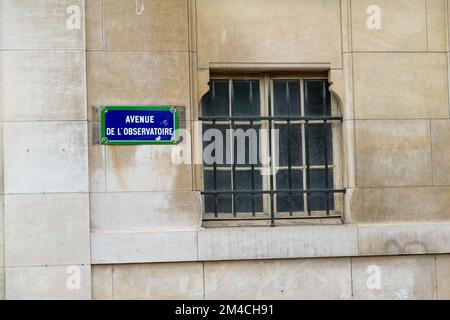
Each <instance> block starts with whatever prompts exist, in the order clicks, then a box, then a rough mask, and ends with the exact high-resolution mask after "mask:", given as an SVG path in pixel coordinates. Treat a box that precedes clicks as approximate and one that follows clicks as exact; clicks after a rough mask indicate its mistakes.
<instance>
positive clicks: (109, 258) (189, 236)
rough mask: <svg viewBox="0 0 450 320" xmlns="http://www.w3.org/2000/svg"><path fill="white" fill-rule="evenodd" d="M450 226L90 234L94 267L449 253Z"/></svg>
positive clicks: (237, 229)
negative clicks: (100, 265)
mask: <svg viewBox="0 0 450 320" xmlns="http://www.w3.org/2000/svg"><path fill="white" fill-rule="evenodd" d="M449 233H450V222H440V223H409V224H407V223H397V224H369V225H356V224H345V225H315V226H280V227H277V228H270V227H256V228H255V227H239V228H201V229H192V230H172V231H168V230H165V231H164V230H161V231H156V230H154V231H152V232H150V231H148V232H146V231H141V232H113V233H106V232H104V233H99V232H94V233H92V234H91V249H92V251H91V253H92V255H91V259H92V264H123V263H155V262H188V261H189V262H192V261H226V260H258V259H301V258H330V257H356V256H372V255H379V256H390V255H413V254H446V253H450V241H449V240H448V234H449Z"/></svg>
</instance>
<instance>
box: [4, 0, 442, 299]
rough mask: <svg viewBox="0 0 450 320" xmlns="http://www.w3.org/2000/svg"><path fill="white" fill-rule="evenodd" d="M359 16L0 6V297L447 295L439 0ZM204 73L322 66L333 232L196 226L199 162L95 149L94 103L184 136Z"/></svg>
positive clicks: (392, 3) (125, 2) (166, 4)
mask: <svg viewBox="0 0 450 320" xmlns="http://www.w3.org/2000/svg"><path fill="white" fill-rule="evenodd" d="M244 3H245V4H244ZM372 4H373V3H372V1H371V0H352V1H350V0H314V1H313V0H280V1H272V0H246V1H243V0H228V1H221V0H164V1H162V0H39V1H35V0H0V49H1V51H0V97H1V98H0V108H1V109H0V110H1V118H0V120H1V123H0V133H1V137H2V138H1V139H0V141H2V145H1V150H2V151H3V152H2V153H1V155H2V156H1V157H0V204H1V205H0V208H1V210H0V298H3V297H4V296H5V297H6V298H7V299H14V298H30V297H32V298H67V299H89V298H91V297H93V298H107V297H114V298H172V297H173V298H194V299H202V298H207V299H211V298H233V297H236V295H237V294H236V292H240V294H241V295H242V296H241V297H242V298H252V296H251V294H252V293H256V296H254V297H255V298H308V295H311V294H312V295H313V296H312V297H314V298H320V297H322V296H323V297H324V298H342V299H348V298H351V297H354V298H381V297H384V298H438V297H439V298H450V293H449V289H448V288H449V280H448V278H449V274H448V272H449V262H448V261H449V259H448V256H447V255H446V254H448V253H450V240H449V239H448V234H449V233H450V209H449V207H450V161H449V160H450V151H449V150H450V148H449V147H448V146H449V144H450V115H449V81H448V78H449V67H448V65H449V63H448V61H449V60H448V58H449V47H448V43H449V39H448V34H449V29H448V27H449V26H448V16H449V14H448V13H449V4H448V1H447V0H401V1H399V0H379V1H377V5H378V6H379V8H380V9H381V29H379V30H378V29H375V30H371V29H370V28H368V27H367V19H368V18H369V16H370V14H369V13H368V12H367V9H368V8H369V7H370V6H371V5H372ZM78 22H79V23H78ZM211 70H212V71H214V70H221V71H230V70H259V71H261V72H269V71H271V70H293V71H302V70H303V71H304V70H308V71H311V70H322V71H323V70H327V71H328V72H329V78H330V82H331V83H332V86H331V90H332V92H333V95H334V97H335V98H336V100H337V101H338V102H339V103H340V108H341V110H342V113H343V116H344V123H343V128H342V142H343V143H342V147H343V150H342V151H343V152H342V154H343V159H342V164H343V165H342V178H343V179H342V180H343V181H344V187H346V188H347V190H348V191H347V195H346V201H345V212H344V217H345V222H346V224H345V225H336V226H308V227H305V226H302V227H282V228H274V229H270V228H219V229H213V230H211V229H209V230H208V229H203V228H201V218H202V217H201V211H202V209H201V208H202V203H201V197H200V193H199V191H200V190H201V184H200V183H199V178H198V176H199V175H198V173H199V171H200V169H201V168H199V167H198V166H195V165H187V164H185V165H176V164H174V163H173V162H172V161H171V153H172V149H171V147H167V146H152V147H149V146H107V147H106V146H101V145H97V144H94V134H93V130H94V120H95V119H94V114H93V111H92V110H93V108H92V107H94V106H99V105H160V104H164V105H167V104H173V105H181V106H185V113H186V117H185V121H184V123H183V124H182V125H183V126H185V127H186V128H190V129H193V128H194V125H195V122H196V121H197V119H198V103H199V100H200V98H201V96H202V95H203V94H204V93H205V92H206V91H207V90H209V88H208V85H207V82H208V80H209V74H210V71H211ZM194 138H196V136H194ZM185 147H187V151H191V149H192V151H196V150H197V149H198V148H199V144H198V143H197V142H196V140H195V139H194V140H193V141H192V144H187V145H186V146H185ZM155 168H157V170H155ZM403 255H407V256H405V257H404V256H403ZM261 259H265V260H261ZM289 259H290V260H289ZM229 260H231V261H229ZM224 261H229V262H224ZM371 264H377V265H379V266H380V268H381V269H382V270H384V272H385V274H386V286H385V287H383V289H382V290H381V291H374V292H372V291H370V292H369V291H367V290H366V289H365V287H364V285H365V277H366V272H365V271H366V269H367V266H368V265H371ZM74 270H75V271H74ZM399 270H403V271H404V270H408V272H402V273H399ZM435 270H437V271H436V272H435ZM173 274H175V275H176V276H174V277H171V275H173ZM72 275H78V276H79V277H80V279H81V287H80V288H75V289H73V288H70V286H68V285H67V281H68V279H70V276H72ZM91 275H92V276H91ZM169 276H170V278H168V277H169ZM255 277H261V278H262V279H265V281H262V282H259V281H258V282H255V281H254V279H255ZM5 279H6V281H5ZM112 279H114V286H112ZM236 279H239V281H236ZM291 282H292V283H293V284H292V285H291ZM5 283H6V289H5ZM91 283H92V290H91ZM242 283H245V284H246V290H241V289H242V288H240V287H239V285H240V284H242ZM311 288H317V290H315V291H313V290H311ZM247 290H248V291H247Z"/></svg>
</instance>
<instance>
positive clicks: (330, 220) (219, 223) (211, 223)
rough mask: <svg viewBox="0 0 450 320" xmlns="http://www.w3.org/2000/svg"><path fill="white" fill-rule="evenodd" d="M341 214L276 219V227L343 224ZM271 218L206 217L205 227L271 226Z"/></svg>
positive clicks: (203, 224) (203, 225)
mask: <svg viewBox="0 0 450 320" xmlns="http://www.w3.org/2000/svg"><path fill="white" fill-rule="evenodd" d="M342 224H344V222H343V221H342V217H341V216H333V217H326V218H298V219H297V218H290V219H280V220H276V221H275V227H284V226H314V225H317V226H321V225H342ZM270 226H271V222H270V220H257V219H247V220H239V219H224V220H221V219H205V220H203V223H202V227H203V228H231V227H270Z"/></svg>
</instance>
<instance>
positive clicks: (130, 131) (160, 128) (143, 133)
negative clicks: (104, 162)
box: [100, 106, 179, 145]
mask: <svg viewBox="0 0 450 320" xmlns="http://www.w3.org/2000/svg"><path fill="white" fill-rule="evenodd" d="M100 118H101V143H102V144H104V145H136V144H177V143H178V132H177V131H178V120H179V109H178V108H177V107H174V106H163V107H118V106H105V107H101V109H100Z"/></svg>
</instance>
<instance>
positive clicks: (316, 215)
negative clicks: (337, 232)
mask: <svg viewBox="0 0 450 320" xmlns="http://www.w3.org/2000/svg"><path fill="white" fill-rule="evenodd" d="M216 79H221V80H226V79H228V80H230V81H232V80H259V81H260V88H261V89H260V95H261V97H260V103H261V112H262V110H266V111H267V110H268V108H269V107H268V105H269V100H268V98H267V97H268V96H269V95H268V90H270V91H271V92H273V88H272V84H273V80H277V79H283V80H300V82H301V85H300V87H301V104H302V114H304V81H305V80H327V81H328V83H329V87H328V90H329V91H330V93H331V94H330V98H331V115H332V116H340V117H341V116H343V115H342V111H341V106H340V101H339V99H338V97H337V96H335V93H334V92H333V90H332V89H331V87H332V83H331V81H330V77H329V74H328V72H317V71H305V72H289V71H287V72H286V71H283V72H273V73H270V72H263V73H259V72H221V71H219V72H215V73H211V74H210V75H209V77H208V80H216ZM208 83H209V81H208ZM208 87H209V86H208ZM207 91H208V90H207ZM207 91H206V92H203V95H202V96H201V97H203V96H204V95H205V94H207ZM270 96H271V99H272V101H271V104H272V105H273V94H271V95H270ZM198 108H199V109H198V110H197V115H198V117H199V118H201V117H200V114H201V111H200V110H201V98H199V103H198ZM200 123H201V121H200ZM329 123H330V124H331V127H332V137H333V144H332V149H333V161H332V165H330V169H331V168H332V169H333V182H334V186H333V188H334V189H341V188H344V179H343V173H344V171H343V168H342V165H343V162H342V157H343V151H344V150H343V144H342V130H343V125H342V123H341V122H338V123H337V122H329ZM302 133H303V134H302V157H304V154H305V141H304V140H305V136H304V126H303V125H302ZM199 143H200V145H202V144H201V141H200V142H199ZM200 149H202V147H201V148H200ZM202 152H203V150H201V151H200V153H202ZM304 166H305V164H304V163H303V165H302V171H304V168H303V167H304ZM194 175H195V176H194V181H195V185H196V189H197V190H199V191H200V192H201V191H203V190H204V185H203V183H204V180H203V165H200V166H199V167H198V168H197V169H196V170H195V174H194ZM303 179H306V177H303ZM304 183H305V182H303V184H304ZM269 189H270V188H268V186H267V181H266V182H265V183H264V184H263V190H269ZM267 202H269V203H270V199H269V196H264V211H265V212H268V211H267V205H268V204H267ZM344 204H345V195H344V194H340V193H338V194H335V197H334V205H335V210H334V212H335V214H331V215H330V216H329V217H327V216H324V215H323V213H322V212H319V211H317V212H313V214H312V216H303V217H300V216H299V217H296V218H295V219H294V218H292V219H289V220H277V223H276V225H277V226H282V225H301V224H308V225H309V224H342V223H344V219H345V214H344V213H345V212H344ZM201 207H202V212H201V215H202V217H201V219H202V226H203V227H221V226H225V227H232V226H239V227H240V226H267V225H270V221H259V220H255V219H248V220H239V219H236V220H235V219H229V220H228V219H226V220H222V219H212V220H209V219H205V201H204V198H203V197H202V206H201ZM275 211H276V210H275ZM304 212H306V205H305V209H304ZM269 217H270V213H269Z"/></svg>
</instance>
